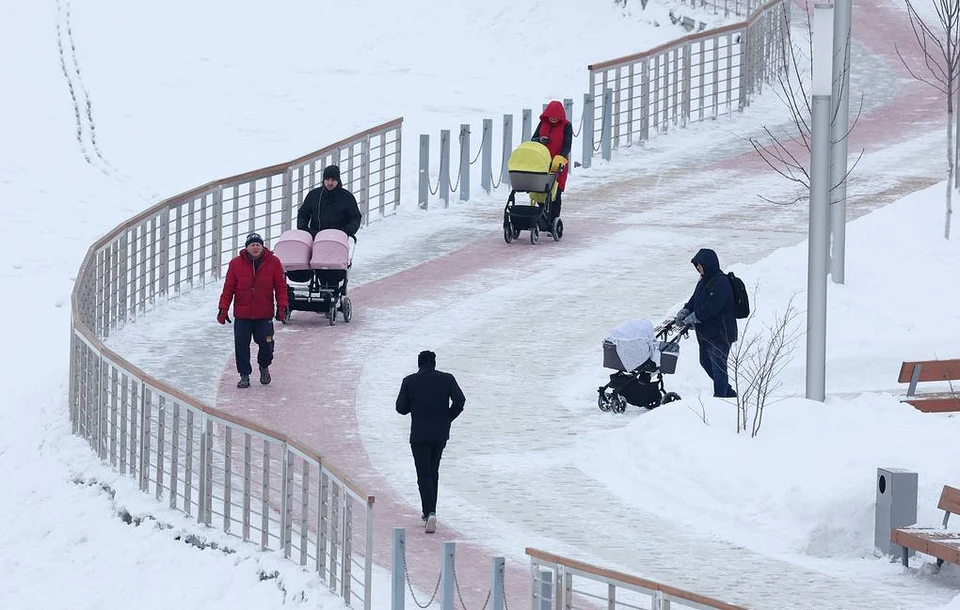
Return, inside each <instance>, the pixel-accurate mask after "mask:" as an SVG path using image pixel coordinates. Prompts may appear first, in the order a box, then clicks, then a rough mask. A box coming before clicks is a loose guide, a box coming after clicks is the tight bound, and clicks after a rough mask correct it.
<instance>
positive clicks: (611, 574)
mask: <svg viewBox="0 0 960 610" xmlns="http://www.w3.org/2000/svg"><path fill="white" fill-rule="evenodd" d="M525 552H526V554H527V555H529V556H530V557H531V558H533V559H537V560H540V561H542V562H545V563H550V564H554V565H560V566H563V567H565V568H570V569H571V570H576V571H577V572H580V573H581V574H588V575H591V576H596V577H598V578H601V579H606V580H613V581H617V582H622V583H624V584H626V585H632V586H634V587H639V588H641V589H647V590H649V591H651V592H653V591H659V592H661V593H663V594H665V595H669V596H671V597H675V598H678V599H683V600H686V601H689V602H692V603H695V604H700V605H703V606H709V607H710V608H716V609H717V610H747V609H746V608H744V607H743V606H735V605H733V604H728V603H726V602H723V601H720V600H718V599H714V598H712V597H708V596H706V595H701V594H699V593H694V592H692V591H686V590H684V589H678V588H677V587H672V586H670V585H666V584H663V583H660V582H657V581H654V580H648V579H646V578H640V577H639V576H632V575H630V574H625V573H623V572H618V571H617V570H611V569H609V568H601V567H600V566H596V565H593V564H590V563H587V562H585V561H578V560H576V559H570V558H569V557H564V556H562V555H557V554H555V553H549V552H547V551H541V550H540V549H536V548H532V547H527V548H526V550H525Z"/></svg>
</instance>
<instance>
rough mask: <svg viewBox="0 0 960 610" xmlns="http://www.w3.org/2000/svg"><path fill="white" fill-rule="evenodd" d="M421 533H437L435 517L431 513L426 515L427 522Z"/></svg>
mask: <svg viewBox="0 0 960 610" xmlns="http://www.w3.org/2000/svg"><path fill="white" fill-rule="evenodd" d="M423 531H424V532H425V533H427V534H432V533H434V532H436V531H437V516H436V515H435V514H433V513H430V514H429V515H427V522H426V524H424V526H423Z"/></svg>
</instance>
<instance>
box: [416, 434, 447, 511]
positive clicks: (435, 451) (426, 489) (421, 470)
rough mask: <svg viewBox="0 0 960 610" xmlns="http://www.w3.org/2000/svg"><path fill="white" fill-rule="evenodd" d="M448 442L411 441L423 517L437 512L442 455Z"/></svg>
mask: <svg viewBox="0 0 960 610" xmlns="http://www.w3.org/2000/svg"><path fill="white" fill-rule="evenodd" d="M446 446H447V444H446V443H443V444H440V445H436V444H434V443H410V450H411V451H412V452H413V463H414V465H415V466H416V468H417V487H419V488H420V506H421V508H422V509H423V517H424V518H426V517H427V516H428V515H429V514H430V513H436V512H437V487H438V486H439V484H440V457H441V456H442V455H443V448H444V447H446Z"/></svg>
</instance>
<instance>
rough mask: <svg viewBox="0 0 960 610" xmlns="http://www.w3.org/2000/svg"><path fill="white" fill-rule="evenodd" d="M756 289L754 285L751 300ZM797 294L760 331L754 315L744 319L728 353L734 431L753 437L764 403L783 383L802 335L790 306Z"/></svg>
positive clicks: (757, 428) (761, 415) (760, 422)
mask: <svg viewBox="0 0 960 610" xmlns="http://www.w3.org/2000/svg"><path fill="white" fill-rule="evenodd" d="M758 292H759V290H758V288H757V287H756V286H755V287H754V291H753V296H754V302H756V295H757V293H758ZM795 298H796V295H794V296H792V297H790V300H789V301H788V302H787V307H786V310H785V311H784V313H783V314H779V313H775V314H774V321H773V323H772V324H770V325H766V326H764V327H763V329H762V330H760V331H758V332H754V331H753V330H752V328H751V326H752V323H753V321H754V314H751V315H750V317H748V318H747V321H746V323H745V324H744V327H743V332H742V333H741V334H740V336H741V338H740V340H739V341H737V342H736V343H734V346H735V349H734V350H733V351H732V352H731V354H730V367H731V379H732V381H733V388H734V389H735V390H736V392H737V433H740V432H746V431H747V430H749V431H750V436H751V437H756V436H757V434H758V433H759V432H760V426H761V425H762V424H763V411H764V409H765V408H766V406H767V404H772V403H773V402H776V401H775V400H772V397H773V396H774V395H775V394H776V392H777V390H778V389H779V388H780V386H781V385H782V382H781V374H782V373H783V369H784V367H785V366H786V365H787V364H788V363H789V362H790V359H791V356H792V355H793V353H794V351H796V347H797V343H798V341H799V339H800V337H801V334H802V333H801V330H800V327H799V324H798V323H797V318H798V317H799V316H800V312H799V311H797V309H796V308H795V307H794V305H793V301H794V299H795Z"/></svg>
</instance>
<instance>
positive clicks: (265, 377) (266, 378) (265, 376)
mask: <svg viewBox="0 0 960 610" xmlns="http://www.w3.org/2000/svg"><path fill="white" fill-rule="evenodd" d="M260 383H262V384H263V385H267V384H268V383H270V367H267V366H261V367H260Z"/></svg>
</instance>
